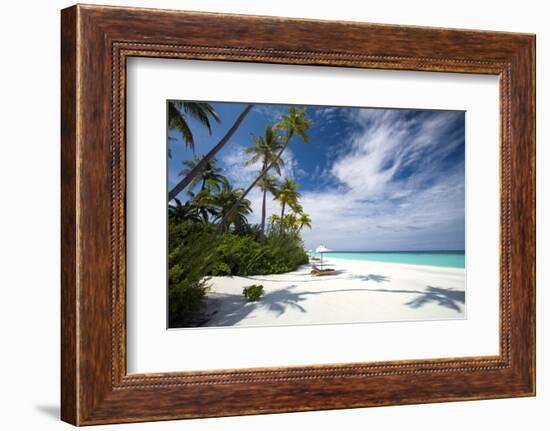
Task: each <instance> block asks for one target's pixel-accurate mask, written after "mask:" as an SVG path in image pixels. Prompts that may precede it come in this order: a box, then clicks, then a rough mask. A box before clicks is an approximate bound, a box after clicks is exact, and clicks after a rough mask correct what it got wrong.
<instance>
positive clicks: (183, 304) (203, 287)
mask: <svg viewBox="0 0 550 431" xmlns="http://www.w3.org/2000/svg"><path fill="white" fill-rule="evenodd" d="M168 235H169V236H168V238H169V240H168V243H169V244H168V247H169V248H168V308H169V325H170V327H178V326H196V325H198V324H200V322H201V321H203V320H204V316H203V311H204V304H203V299H204V297H205V295H206V292H207V290H208V277H205V276H206V275H207V274H208V273H209V272H210V267H211V262H209V260H208V253H209V251H210V249H211V248H212V247H214V246H215V237H214V236H213V235H214V234H213V231H212V230H211V229H209V228H205V227H204V226H202V227H201V226H198V225H196V224H192V223H180V224H174V223H170V224H169V228H168Z"/></svg>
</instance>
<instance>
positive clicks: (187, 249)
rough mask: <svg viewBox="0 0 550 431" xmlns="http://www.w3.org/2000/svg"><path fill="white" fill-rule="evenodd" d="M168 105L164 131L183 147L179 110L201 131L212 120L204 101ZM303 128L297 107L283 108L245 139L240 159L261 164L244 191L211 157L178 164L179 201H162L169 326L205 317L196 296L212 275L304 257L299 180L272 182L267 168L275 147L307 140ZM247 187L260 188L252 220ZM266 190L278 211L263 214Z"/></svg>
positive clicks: (277, 269) (251, 293) (253, 291)
mask: <svg viewBox="0 0 550 431" xmlns="http://www.w3.org/2000/svg"><path fill="white" fill-rule="evenodd" d="M173 105H174V106H173V108H174V109H173V111H174V112H173V113H172V114H173V115H172V116H171V117H170V122H171V123H170V128H171V129H172V128H174V129H176V130H178V131H179V132H180V133H181V134H182V135H183V136H184V138H186V139H185V143H186V144H187V145H188V146H189V147H190V148H192V147H193V140H192V136H190V137H187V136H186V132H187V130H186V128H185V127H184V126H186V123H185V121H184V120H185V115H184V114H187V115H189V116H193V117H195V118H199V119H200V120H201V121H202V124H203V125H205V126H206V127H207V128H208V129H209V130H210V122H209V120H210V118H211V119H214V120H215V121H218V117H217V114H216V113H215V112H214V111H213V110H212V109H211V106H210V105H208V104H202V105H200V106H199V105H198V104H189V106H188V105H185V104H183V105H182V104H180V105H176V104H173ZM178 112H179V114H181V115H180V116H178V115H176V114H178ZM209 117H210V118H209ZM310 125H311V120H309V119H307V118H306V112H305V110H304V109H295V108H293V107H291V108H290V109H289V113H288V115H282V116H281V121H280V122H279V123H277V124H274V125H271V126H268V127H267V128H266V130H265V136H264V137H258V136H253V146H252V147H249V148H248V149H246V150H245V154H247V155H249V156H250V157H251V158H250V159H249V160H248V161H247V164H248V165H255V164H259V166H260V167H261V169H260V171H259V172H258V175H257V177H256V178H255V180H254V181H253V182H252V183H251V184H250V186H249V187H248V188H246V189H241V188H235V187H233V185H232V184H231V182H230V181H229V179H228V178H227V177H225V176H224V175H222V171H223V170H222V169H221V168H219V167H217V161H216V159H215V158H214V157H213V156H210V157H209V158H207V157H206V156H204V157H203V158H201V157H198V156H195V158H194V159H193V160H186V161H183V162H182V164H183V169H182V171H181V172H180V173H179V175H180V176H184V177H186V178H188V179H189V181H188V182H187V183H188V185H189V187H188V189H187V192H186V195H187V198H186V199H185V200H184V199H182V200H179V199H178V198H175V199H173V200H171V203H170V205H169V232H168V247H169V250H168V253H169V255H168V286H169V287H168V290H169V292H168V302H169V326H170V327H178V326H199V325H202V324H203V323H205V322H206V321H207V320H208V316H206V315H205V313H204V309H205V306H204V299H205V297H206V296H207V293H208V286H209V283H208V282H209V279H210V277H212V276H249V275H265V274H279V273H284V272H289V271H294V270H296V269H297V268H298V266H300V265H302V264H305V263H307V262H308V256H307V254H306V252H305V251H304V248H303V242H302V238H301V235H300V231H301V230H302V229H303V228H311V219H310V217H309V216H308V215H307V214H305V213H304V212H303V209H302V206H301V205H300V203H299V199H300V193H299V191H298V189H299V184H298V183H297V182H296V181H295V180H294V179H293V178H290V177H285V178H281V179H280V180H279V178H277V177H276V176H274V175H272V173H275V174H277V175H278V176H279V177H281V176H282V168H283V165H284V163H283V159H282V157H281V156H282V154H283V152H284V151H285V149H286V148H287V146H288V144H289V142H290V141H291V139H292V137H294V136H295V137H297V139H299V140H302V141H303V142H307V141H308V137H307V135H306V131H307V129H308V128H309V126H310ZM176 126H177V127H176ZM270 171H271V172H270ZM192 175H193V176H192ZM254 187H258V188H259V189H260V190H261V192H262V213H261V218H260V223H259V224H257V225H255V224H254V225H252V224H250V223H249V221H248V217H249V216H250V215H251V214H252V209H251V202H250V201H249V200H248V199H247V198H246V196H247V195H248V193H249V192H250V191H251V190H252V189H253V188H254ZM170 193H172V192H170ZM178 193H179V191H178ZM176 194H177V193H176ZM268 194H271V195H272V196H273V199H274V200H276V201H278V202H279V204H280V205H281V211H280V215H275V214H272V215H271V216H270V217H269V218H268V217H267V214H266V199H267V195H268ZM170 199H171V197H170ZM182 201H183V202H182ZM285 211H286V212H285ZM268 221H269V223H267V222H268ZM262 291H263V286H256V285H253V286H249V288H248V290H246V292H243V294H244V295H245V297H246V298H247V300H250V301H257V300H259V299H260V296H261V294H262Z"/></svg>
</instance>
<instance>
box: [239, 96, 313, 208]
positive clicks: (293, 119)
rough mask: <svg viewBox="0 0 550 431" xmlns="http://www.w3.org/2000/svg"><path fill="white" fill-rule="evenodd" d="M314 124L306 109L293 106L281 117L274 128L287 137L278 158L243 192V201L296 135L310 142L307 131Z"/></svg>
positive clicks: (276, 158) (278, 158) (305, 141)
mask: <svg viewBox="0 0 550 431" xmlns="http://www.w3.org/2000/svg"><path fill="white" fill-rule="evenodd" d="M312 123H313V122H312V121H311V120H310V119H307V118H306V111H305V109H304V108H299V109H296V108H295V107H293V106H291V107H290V109H289V111H288V115H281V121H279V122H278V123H277V124H275V126H274V128H276V129H283V130H284V131H285V136H284V138H283V145H282V147H281V149H280V151H279V153H277V156H276V157H275V158H274V160H273V161H272V162H270V163H269V164H268V165H267V167H266V168H265V169H264V170H262V172H261V173H260V175H258V177H257V178H256V179H255V180H254V181H253V182H252V184H250V186H249V187H248V188H247V189H246V190H245V191H244V192H243V195H242V197H243V199H244V198H245V197H246V196H247V195H248V193H250V190H252V189H253V188H254V187H255V186H256V184H257V183H258V181H260V180H261V179H262V178H263V177H264V176H265V175H266V174H267V172H268V171H269V170H270V169H271V168H272V167H273V166H274V165H275V163H277V162H278V160H280V159H281V156H282V155H283V152H284V151H285V150H286V147H288V144H289V143H290V140H291V139H292V137H293V136H294V135H297V136H299V137H300V139H302V141H304V143H307V142H309V137H308V136H307V135H306V131H307V130H308V129H309V127H310V126H311V124H312Z"/></svg>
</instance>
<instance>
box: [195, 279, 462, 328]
mask: <svg viewBox="0 0 550 431" xmlns="http://www.w3.org/2000/svg"><path fill="white" fill-rule="evenodd" d="M308 275H309V274H308ZM243 278H247V279H250V280H255V281H263V280H265V281H270V282H273V281H277V282H279V281H280V282H284V283H293V281H291V280H286V281H283V280H269V279H262V278H259V277H243ZM327 278H328V277H327ZM345 278H347V279H350V280H358V281H364V282H374V283H382V282H387V281H390V278H389V277H387V276H384V275H378V274H369V275H364V276H363V275H349V276H347V277H345ZM323 279H324V278H323V277H319V278H318V279H317V278H316V279H312V280H295V281H294V282H296V283H298V282H299V283H303V282H304V281H307V282H312V283H313V282H319V281H322V280H323ZM296 287H297V285H296V284H290V285H288V286H286V287H284V288H282V289H277V290H274V291H271V292H268V293H265V294H264V295H263V296H262V297H261V299H260V301H258V302H246V300H245V299H244V297H243V296H242V295H240V294H228V293H225V294H221V293H219V294H217V295H216V297H213V298H209V300H208V308H209V309H211V310H212V309H213V310H216V311H214V312H213V313H211V314H210V316H211V319H210V321H207V322H205V323H204V326H232V325H236V324H238V323H239V322H240V321H241V320H243V319H245V318H246V317H248V316H249V315H250V313H252V312H253V311H254V310H257V309H263V310H266V311H268V312H269V313H273V314H275V315H276V317H279V316H282V315H283V314H284V313H285V312H286V311H287V310H288V309H294V310H298V311H299V312H301V313H307V309H306V308H305V307H304V304H303V302H304V301H305V300H306V299H307V298H308V297H311V296H316V295H325V294H338V293H343V292H377V293H401V294H403V293H404V294H409V295H413V294H415V295H417V296H415V297H414V298H413V299H411V300H410V301H408V302H406V303H405V304H404V305H406V306H408V307H410V308H415V309H416V308H421V307H423V306H424V305H427V304H430V303H435V304H436V305H438V306H440V307H445V308H449V309H452V310H455V311H456V312H458V313H460V312H461V311H462V309H461V305H464V303H465V292H464V291H460V290H455V289H452V288H443V287H434V286H426V289H425V290H408V289H382V288H378V289H374V288H366V287H365V288H357V289H349V288H348V289H332V290H320V291H313V290H308V291H298V292H295V291H292V289H294V288H296ZM250 324H251V325H254V322H253V318H251V322H250Z"/></svg>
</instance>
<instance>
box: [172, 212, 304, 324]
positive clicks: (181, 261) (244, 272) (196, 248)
mask: <svg viewBox="0 0 550 431" xmlns="http://www.w3.org/2000/svg"><path fill="white" fill-rule="evenodd" d="M168 247H169V248H168V307H169V325H170V327H188V326H197V325H200V324H202V323H203V322H204V321H205V316H204V298H205V297H206V294H207V292H208V282H209V277H210V276H226V275H233V276H248V275H265V274H280V273H284V272H290V271H294V270H296V269H297V268H298V266H300V265H302V264H305V263H307V262H308V256H307V254H306V252H305V251H304V249H303V244H302V240H301V238H300V235H299V234H297V233H287V232H282V233H281V232H279V230H278V229H277V230H272V231H269V232H267V234H266V235H265V236H264V237H263V238H261V239H260V236H259V235H258V233H257V232H255V231H254V230H253V229H250V232H247V233H242V232H240V233H235V232H223V233H222V232H220V230H219V229H218V227H217V226H216V225H214V224H210V223H201V222H196V221H183V222H181V221H180V222H178V221H176V220H170V223H169V229H168Z"/></svg>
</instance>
